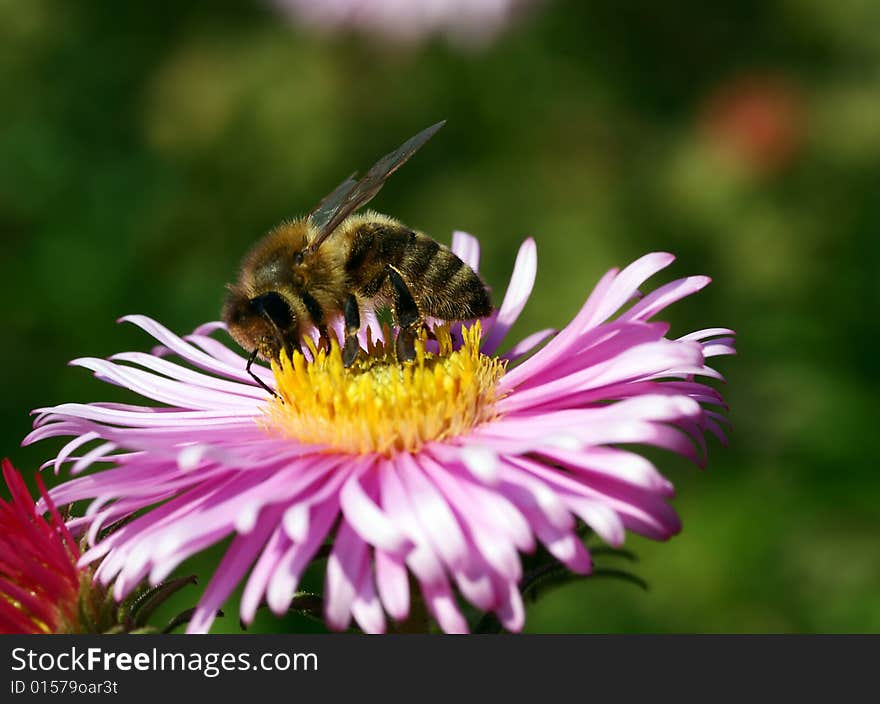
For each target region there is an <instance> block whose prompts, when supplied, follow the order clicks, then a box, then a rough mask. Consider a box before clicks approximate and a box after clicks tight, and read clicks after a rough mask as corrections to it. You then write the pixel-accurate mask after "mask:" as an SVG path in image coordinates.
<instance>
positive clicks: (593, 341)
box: [26, 233, 733, 632]
mask: <svg viewBox="0 0 880 704" xmlns="http://www.w3.org/2000/svg"><path fill="white" fill-rule="evenodd" d="M453 250H454V251H455V252H456V253H457V254H458V255H459V256H460V257H462V259H464V260H465V261H466V262H467V263H468V264H470V265H471V266H472V267H474V268H476V267H477V265H478V259H479V245H478V243H477V241H476V240H475V239H474V238H472V237H470V236H469V235H465V234H463V233H456V234H455V236H454V238H453ZM672 261H673V257H672V255H670V254H663V253H654V254H648V255H646V256H644V257H642V258H641V259H639V260H637V261H635V262H634V263H632V264H630V265H629V266H628V267H626V268H625V269H623V270H622V271H618V270H616V269H614V270H611V271H609V272H608V273H607V274H606V275H605V276H604V277H603V278H602V279H601V280H600V281H599V283H598V285H597V286H596V288H595V289H594V290H593V292H592V294H591V295H590V296H589V298H588V299H587V301H586V303H585V304H584V306H583V307H582V308H581V310H580V312H579V313H578V314H577V315H576V316H575V318H574V319H573V320H572V321H571V322H570V323H569V324H568V325H567V326H566V327H565V328H564V329H563V330H561V331H560V332H558V333H557V334H554V333H553V331H550V330H543V331H541V332H538V333H535V334H533V335H530V336H529V337H527V338H526V339H524V340H522V341H520V342H518V343H516V344H514V345H513V346H512V347H510V348H509V349H507V351H506V352H504V353H503V354H499V353H498V350H499V349H501V343H502V341H503V339H504V338H505V336H506V334H507V332H508V330H509V329H510V327H511V325H513V323H514V322H515V321H516V319H517V318H518V316H519V314H520V312H521V311H522V309H523V307H524V306H525V304H526V301H527V299H528V297H529V295H530V293H531V290H532V286H533V283H534V279H535V273H536V268H537V260H536V250H535V244H534V242H533V241H532V240H527V241H526V242H525V243H524V244H523V245H522V247H521V248H520V251H519V255H518V257H517V260H516V265H515V268H514V272H513V276H512V279H511V282H510V285H509V287H508V289H507V292H506V295H505V296H504V299H503V302H502V304H501V305H500V307H499V308H498V309H497V311H496V312H495V313H494V314H493V315H492V316H490V317H489V318H486V319H484V320H482V321H478V322H477V323H476V324H474V325H472V326H470V327H467V326H461V325H456V326H453V327H452V329H451V330H449V328H446V327H443V326H437V327H436V328H435V335H436V340H430V341H424V340H423V342H422V346H421V347H420V348H419V354H418V357H417V360H416V362H415V363H410V364H406V365H401V364H398V363H397V362H396V361H395V360H394V359H393V353H391V352H389V349H393V344H392V345H391V346H390V348H389V346H388V345H386V344H385V341H386V339H387V337H386V336H387V333H388V331H387V329H386V330H385V331H384V333H383V330H382V329H381V328H380V327H379V326H378V325H377V324H376V322H375V319H373V320H372V321H371V322H370V324H369V325H368V326H367V329H366V330H365V332H364V334H363V336H362V344H363V345H364V347H365V349H367V351H368V354H366V355H363V356H362V358H361V359H360V360H359V361H358V362H356V363H355V365H353V366H352V367H351V368H350V369H345V368H344V367H343V365H342V362H341V359H340V355H339V350H338V347H337V346H335V345H334V346H333V347H332V349H331V350H330V351H329V352H328V351H325V350H323V349H322V350H321V351H317V350H315V348H314V347H312V348H311V352H308V351H307V352H306V356H303V355H301V354H299V353H295V354H294V357H293V359H290V360H283V361H282V363H281V364H280V365H277V366H275V367H274V368H273V369H272V370H269V369H265V368H261V369H260V370H259V371H258V373H259V374H261V377H262V378H263V380H264V381H265V382H266V383H267V384H269V385H270V386H273V388H275V389H276V391H277V393H278V398H272V397H270V396H269V395H268V394H266V392H265V391H264V390H263V389H261V388H260V387H259V386H257V385H256V384H254V382H253V381H252V380H251V379H250V377H249V376H248V375H247V374H246V373H245V361H246V360H245V358H244V357H243V356H242V355H241V354H239V352H238V351H234V350H232V349H230V348H229V347H228V346H227V345H226V344H225V343H223V342H220V341H219V340H217V339H215V338H213V337H211V333H212V332H213V331H215V330H217V329H218V328H220V327H222V326H221V325H220V324H219V323H211V324H208V325H206V326H202V327H201V328H199V329H197V330H196V331H195V332H194V333H193V334H191V335H188V336H186V337H183V338H181V337H178V336H177V335H175V334H173V333H172V332H170V331H169V330H167V329H166V328H164V327H162V326H161V325H160V324H158V323H156V322H155V321H153V320H150V319H148V318H145V317H143V316H130V317H128V318H127V319H126V320H128V321H129V322H132V323H134V324H135V325H138V326H139V327H141V328H142V329H144V330H145V331H146V332H147V333H149V334H150V335H152V336H153V337H154V338H155V339H156V340H158V342H159V343H161V345H162V347H161V348H158V349H156V350H154V351H153V353H151V354H147V353H142V352H125V353H121V354H118V355H115V356H114V357H112V358H111V359H109V360H102V359H92V358H89V359H80V360H76V361H74V362H73V364H75V365H78V366H83V367H86V368H88V369H91V370H92V371H93V372H94V373H95V374H96V375H97V376H98V377H99V378H100V379H102V380H105V381H108V382H111V383H113V384H117V385H120V386H123V387H126V388H128V389H131V390H132V391H134V392H136V393H138V394H140V395H141V396H143V397H145V398H147V399H148V400H149V401H150V402H152V403H154V404H155V403H158V404H161V405H120V404H109V403H92V404H77V403H66V404H62V405H59V406H55V407H53V408H44V409H40V410H39V411H37V413H38V416H37V419H36V421H35V429H34V431H33V432H32V433H31V434H30V435H29V436H28V438H27V439H26V442H34V441H37V440H41V439H44V438H48V437H53V436H72V440H70V441H69V442H68V443H67V445H66V446H65V447H64V448H63V449H62V450H61V452H60V454H59V455H58V456H57V457H56V458H55V459H54V461H52V462H50V463H47V464H54V467H55V469H56V471H58V470H59V468H60V467H61V466H62V465H65V464H67V463H71V468H70V472H71V474H73V475H80V474H81V473H82V472H84V470H86V469H87V468H90V467H93V466H94V465H96V464H99V463H109V465H110V467H109V468H105V469H102V470H100V471H96V472H93V473H91V474H88V475H85V476H78V477H75V478H73V479H71V480H70V481H67V482H66V483H64V484H61V485H60V486H58V487H56V488H55V489H53V490H52V492H51V495H52V498H53V500H54V501H56V502H57V503H59V504H63V503H68V502H73V501H81V500H91V504H90V506H89V507H88V509H87V511H86V513H85V515H84V516H82V517H79V518H76V519H73V520H72V521H71V527H72V528H74V529H76V530H83V531H86V533H87V536H88V539H89V540H90V541H91V545H92V546H91V547H90V549H89V550H88V551H87V552H86V553H85V554H84V555H83V556H82V559H81V562H82V563H84V564H89V563H93V562H96V561H100V564H99V566H98V567H97V570H96V574H97V577H98V578H99V579H101V580H102V581H104V582H109V581H110V580H113V579H115V580H116V581H115V583H114V591H115V593H116V595H117V597H118V598H122V597H124V596H125V595H126V594H127V593H128V592H129V590H130V589H132V588H133V586H134V585H136V584H137V583H138V582H140V581H141V580H142V579H144V578H147V579H149V580H150V581H152V582H156V581H158V580H161V579H163V578H165V577H166V576H167V575H169V574H170V573H171V572H172V570H174V569H175V568H176V567H177V566H178V565H180V563H181V562H183V561H184V560H185V559H187V558H188V557H190V556H191V555H193V554H195V553H197V552H198V551H200V550H202V549H204V548H206V547H208V546H210V545H212V544H214V543H217V542H219V541H221V540H223V539H224V538H227V537H229V536H232V542H231V544H230V545H229V548H228V549H227V551H226V554H225V556H224V558H223V560H222V561H221V563H220V565H219V566H218V567H217V569H216V571H215V573H214V575H213V577H212V579H211V581H210V582H209V584H208V586H207V588H206V589H205V592H204V594H203V596H202V598H201V601H200V603H199V606H198V608H197V610H196V612H195V614H194V616H193V619H192V621H191V622H190V625H189V630H190V631H191V632H203V631H207V630H208V629H209V628H210V626H211V622H212V620H213V617H214V614H215V613H216V611H217V609H218V607H219V606H220V605H222V604H223V602H225V600H226V599H227V597H228V596H229V594H230V593H231V592H232V590H233V589H234V588H235V587H236V585H238V584H239V583H241V582H242V581H244V582H245V586H244V593H243V596H242V600H241V618H242V619H243V621H244V622H246V623H248V622H250V621H251V620H252V619H253V618H254V615H255V612H256V610H257V608H258V607H259V606H260V605H261V604H263V603H266V604H268V606H269V608H270V609H271V610H272V611H273V612H275V613H276V614H283V613H285V611H287V610H288V609H289V607H290V605H291V602H292V600H293V598H294V596H295V594H296V591H297V586H298V584H299V582H300V579H301V577H302V575H303V573H304V571H305V570H306V568H307V567H308V566H309V564H310V563H311V562H312V561H313V560H314V559H315V556H316V554H317V553H318V551H319V550H320V549H321V548H322V546H327V548H328V549H330V554H329V558H328V560H327V565H326V573H325V589H324V617H325V619H326V622H327V624H328V625H329V626H330V627H331V628H333V629H345V628H346V627H348V626H349V625H350V624H351V621H352V619H354V621H355V622H356V623H357V625H358V626H359V627H360V628H361V629H363V630H364V631H368V632H382V631H384V630H386V629H387V628H388V620H387V617H389V616H390V617H391V619H393V620H394V621H396V622H402V621H405V620H406V619H407V617H408V616H409V615H410V614H411V606H412V608H413V609H414V610H417V609H416V607H415V604H416V602H417V601H418V602H419V608H421V604H422V602H423V603H424V605H425V606H426V607H427V610H428V612H429V613H430V615H431V616H433V618H434V619H435V620H436V622H437V624H438V625H439V626H440V628H442V629H443V630H444V631H447V632H463V631H466V630H467V629H468V624H467V622H466V620H465V618H464V616H463V614H462V611H461V608H460V599H463V600H466V601H467V602H470V603H471V604H473V605H474V606H476V607H477V608H478V609H480V610H481V611H484V612H487V613H488V612H492V613H494V614H495V615H496V616H497V618H498V620H499V621H500V622H501V624H502V625H503V626H504V627H505V628H507V629H509V630H513V631H516V630H519V629H521V628H522V627H523V623H524V618H525V617H524V608H523V603H522V599H521V595H520V591H519V589H518V584H519V582H520V580H521V577H522V566H521V559H520V553H522V552H531V551H534V550H535V549H536V547H537V545H538V544H541V545H543V546H544V547H545V548H546V550H547V551H548V552H549V553H550V554H552V555H553V556H554V557H555V558H556V559H557V560H559V561H560V562H561V563H563V564H564V565H566V566H567V567H568V568H569V569H570V570H572V571H574V572H576V573H582V574H586V573H589V572H590V569H591V564H592V563H591V559H590V554H589V552H588V550H587V548H586V547H585V545H584V543H583V541H582V539H581V538H580V537H579V536H578V534H577V532H576V530H577V528H578V526H579V523H578V520H580V521H582V522H583V523H584V524H586V525H587V526H588V527H589V528H591V529H592V530H593V531H594V532H595V533H596V534H597V535H598V536H599V537H600V538H601V539H603V540H604V541H606V542H607V543H609V544H610V545H612V546H619V545H620V544H621V543H622V542H623V540H624V534H625V532H626V531H627V530H629V531H633V532H636V533H639V534H641V535H645V536H648V537H650V538H655V539H658V540H662V539H666V538H668V537H669V536H671V535H673V534H674V533H676V532H677V531H678V530H679V527H680V524H679V520H678V517H677V516H676V514H675V512H674V511H673V509H672V508H671V507H670V506H669V504H668V499H669V498H670V497H671V496H672V494H673V486H672V484H671V483H670V482H669V481H668V480H667V479H666V478H665V477H663V476H662V475H661V474H660V472H659V471H658V470H657V468H656V467H655V466H654V465H653V464H652V463H651V462H650V461H649V460H647V459H645V458H644V457H643V456H641V455H639V454H638V453H637V452H635V451H634V450H633V449H631V448H630V447H629V446H631V445H633V444H641V445H649V446H655V447H661V448H665V449H667V450H671V451H673V452H675V453H679V454H681V455H684V456H686V457H689V458H691V459H693V460H694V461H695V462H698V463H702V462H703V459H704V456H705V449H706V448H705V441H704V437H703V435H704V431H706V430H708V431H711V432H712V433H714V434H715V435H717V436H718V437H719V438H721V439H722V441H723V440H724V434H723V432H722V430H721V427H720V422H721V421H722V420H723V417H722V415H721V414H720V413H719V411H720V410H721V409H723V402H722V399H721V396H720V395H719V394H718V392H717V391H715V390H714V389H713V388H711V387H710V386H708V385H706V384H705V383H703V382H702V381H698V380H697V377H709V378H716V379H718V378H720V375H719V374H718V373H717V372H716V371H714V370H713V369H711V368H710V367H708V366H707V364H706V360H707V359H708V358H710V357H712V356H715V355H722V354H732V353H733V346H732V345H733V338H732V335H733V333H732V331H730V330H726V329H721V328H710V329H706V330H700V331H698V332H694V333H691V334H689V335H685V336H683V337H678V338H670V337H667V333H668V331H669V326H668V325H667V324H666V323H663V322H656V321H653V318H654V317H655V316H656V315H657V314H658V313H660V312H661V311H663V309H664V308H666V307H667V306H668V305H670V304H671V303H673V302H675V301H677V300H679V299H681V298H683V297H685V296H688V295H690V294H692V293H695V292H696V291H698V290H700V289H701V288H703V287H704V286H705V285H706V284H707V283H708V282H709V279H708V278H707V277H704V276H692V277H688V278H684V279H679V280H676V281H672V282H671V283H667V284H665V285H663V286H660V287H659V288H657V289H655V290H654V291H652V292H651V293H649V294H647V295H645V296H641V295H640V293H639V288H640V287H641V286H642V285H643V283H644V282H645V281H646V280H647V279H648V278H649V277H651V276H652V275H653V274H655V273H657V272H658V271H660V270H661V269H663V268H664V267H666V266H668V265H669V264H671V263H672ZM630 304H631V305H630ZM621 445H625V446H627V449H624V447H621ZM84 447H88V448H89V449H88V450H87V451H85V452H82V453H81V454H80V455H79V456H78V457H74V456H73V455H74V453H75V452H77V450H79V449H80V448H84ZM135 514H138V515H137V517H134V518H133V520H131V521H129V522H127V523H126V524H124V525H123V526H122V527H121V528H119V529H118V530H116V531H114V532H113V533H112V534H111V535H109V536H108V537H106V538H103V539H97V538H98V535H99V532H100V530H101V528H102V526H106V525H107V524H109V523H112V522H114V521H118V520H119V519H122V518H125V517H130V516H133V515H135ZM331 545H332V548H330V546H331ZM410 575H412V576H413V577H414V578H415V581H414V584H416V585H417V586H418V592H419V593H418V594H411V593H410Z"/></svg>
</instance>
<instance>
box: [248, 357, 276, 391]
mask: <svg viewBox="0 0 880 704" xmlns="http://www.w3.org/2000/svg"><path fill="white" fill-rule="evenodd" d="M257 354H259V350H258V349H257V350H254V351H253V352H251V356H250V357H248V361H247V366H246V367H245V368H244V369H245V371H246V372H247V373H248V374H250V375H251V378H252V379H253V380H254V381H256V382H257V383H258V384H259V385H260V386H262V387H263V389H265V390H266V391H268V392H269V393H270V394H271V395H272V396H273V397H274V398H278V394H276V393H275V391H273V390H272V389H270V388H269V385H268V384H266V382H265V381H263V380H262V379H261V378H260V377H258V376H257V374H256V372H254V371H253V370H252V369H251V365H252V364H253V363H254V360H256V358H257Z"/></svg>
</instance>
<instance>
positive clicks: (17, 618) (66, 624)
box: [0, 459, 80, 633]
mask: <svg viewBox="0 0 880 704" xmlns="http://www.w3.org/2000/svg"><path fill="white" fill-rule="evenodd" d="M3 478H4V479H5V481H6V486H7V487H8V489H9V493H10V494H11V495H12V499H11V500H10V501H8V502H7V501H2V500H0V633H59V632H64V631H67V630H69V629H70V628H71V626H72V625H73V624H75V622H76V620H77V604H78V600H79V588H80V570H79V569H78V568H77V566H76V563H77V560H78V559H79V554H80V553H79V548H78V547H77V545H76V542H75V541H74V539H73V536H71V534H70V531H69V530H68V529H67V526H65V525H64V521H63V520H62V519H61V516H60V515H59V514H58V509H56V508H55V504H54V503H53V502H52V500H51V499H50V498H49V494H48V492H47V491H46V487H45V486H44V484H43V481H42V479H41V478H40V477H39V475H38V476H37V485H38V486H39V489H40V494H41V495H42V496H43V500H44V501H45V502H46V505H47V506H48V507H49V517H48V520H47V519H46V518H44V517H43V516H41V515H40V514H38V513H37V510H36V506H35V505H34V500H33V499H32V498H31V495H30V492H29V491H28V489H27V486H26V485H25V483H24V480H23V479H22V478H21V474H19V472H18V471H17V470H16V469H15V467H13V466H12V463H11V462H10V461H9V460H7V459H4V460H3Z"/></svg>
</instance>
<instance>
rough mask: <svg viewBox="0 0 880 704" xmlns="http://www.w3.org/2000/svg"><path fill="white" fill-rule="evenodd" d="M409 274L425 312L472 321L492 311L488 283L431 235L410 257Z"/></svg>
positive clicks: (444, 317)
mask: <svg viewBox="0 0 880 704" xmlns="http://www.w3.org/2000/svg"><path fill="white" fill-rule="evenodd" d="M407 264H408V265H409V266H407V267H406V268H407V273H408V274H409V278H410V281H411V282H412V286H413V288H414V289H415V291H416V293H417V298H418V299H419V304H420V306H421V307H422V312H423V313H425V314H427V315H431V316H434V317H437V318H442V319H444V320H468V319H470V318H479V317H483V316H486V315H489V313H491V312H492V303H491V301H490V299H489V294H488V292H487V291H486V286H485V285H484V284H483V282H482V280H481V279H480V277H479V276H477V274H476V273H475V272H474V271H473V269H471V268H470V267H469V266H468V265H467V264H465V263H464V262H463V261H462V260H461V259H460V258H459V257H458V256H456V255H455V254H453V253H452V252H451V251H450V250H448V249H446V248H445V247H441V246H440V245H439V244H437V242H435V241H434V240H431V239H429V238H427V237H425V238H420V241H419V244H418V246H417V247H413V248H412V250H411V252H410V254H409V255H408V256H407Z"/></svg>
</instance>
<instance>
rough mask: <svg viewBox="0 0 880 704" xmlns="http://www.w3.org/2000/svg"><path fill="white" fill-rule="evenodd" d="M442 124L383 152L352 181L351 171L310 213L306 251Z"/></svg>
mask: <svg viewBox="0 0 880 704" xmlns="http://www.w3.org/2000/svg"><path fill="white" fill-rule="evenodd" d="M445 124H446V121H445V120H443V121H442V122H438V123H437V124H436V125H431V126H430V127H428V128H427V129H424V130H422V131H421V132H419V133H418V134H417V135H416V136H415V137H411V138H410V139H408V140H407V141H406V142H404V143H403V144H402V145H400V147H398V148H397V149H396V150H394V151H393V152H391V153H390V154H386V155H385V156H383V157H382V158H381V159H379V161H377V162H376V163H375V164H373V166H372V167H371V168H370V170H369V171H367V173H366V174H364V177H363V178H362V179H360V180H359V181H355V180H354V174H352V176H349V177H348V178H347V179H346V180H345V181H343V182H342V183H341V184H339V185H338V186H337V187H336V190H334V191H333V192H332V193H331V194H330V195H328V196H327V197H326V198H324V200H322V201H321V202H320V203H319V204H318V206H317V207H316V208H315V209H314V210H313V211H312V214H311V215H310V216H309V217H310V218H311V222H312V225H313V226H314V227H315V229H317V231H318V234H317V235H316V236H315V239H314V240H313V241H312V242H311V243H309V246H308V247H307V248H306V253H311V252H314V251H315V250H316V249H317V248H318V247H320V246H321V243H322V242H323V241H324V240H326V239H327V238H328V237H329V236H330V235H331V234H332V233H333V231H334V230H335V229H336V228H337V227H339V225H340V224H341V223H342V221H343V220H345V218H347V217H348V216H349V215H351V214H352V213H353V212H355V211H356V210H357V209H358V208H362V207H363V206H364V205H366V204H367V203H369V202H370V201H371V200H372V199H373V197H374V196H375V195H376V194H377V193H378V192H379V191H380V190H381V189H382V186H383V185H384V184H385V181H386V179H387V178H388V177H389V176H390V175H391V174H393V173H394V172H395V171H397V170H398V169H399V168H400V167H401V166H403V165H404V164H405V163H406V162H407V161H408V160H409V158H410V157H411V156H412V155H413V154H415V153H416V152H417V151H418V150H419V149H421V147H422V145H424V143H425V142H427V141H428V140H429V139H430V138H431V137H433V136H434V134H435V133H436V132H437V131H438V130H439V129H440V128H441V127H443V125H445Z"/></svg>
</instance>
